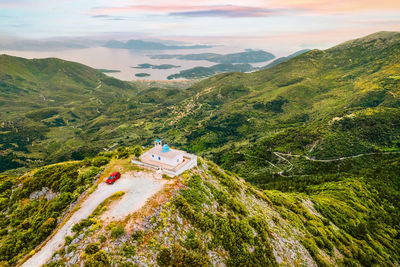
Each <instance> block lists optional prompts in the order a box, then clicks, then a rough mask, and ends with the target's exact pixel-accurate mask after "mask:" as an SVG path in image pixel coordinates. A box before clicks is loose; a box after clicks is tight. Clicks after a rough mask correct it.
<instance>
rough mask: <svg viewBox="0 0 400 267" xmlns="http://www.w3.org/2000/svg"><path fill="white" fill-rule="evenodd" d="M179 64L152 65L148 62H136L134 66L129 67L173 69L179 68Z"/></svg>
mask: <svg viewBox="0 0 400 267" xmlns="http://www.w3.org/2000/svg"><path fill="white" fill-rule="evenodd" d="M180 67H181V66H177V65H172V64H161V65H153V64H150V63H143V64H138V65H137V66H136V67H131V68H134V69H156V70H167V69H174V68H180Z"/></svg>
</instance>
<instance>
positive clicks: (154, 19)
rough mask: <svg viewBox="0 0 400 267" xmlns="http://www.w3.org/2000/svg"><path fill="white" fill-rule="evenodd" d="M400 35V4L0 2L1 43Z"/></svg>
mask: <svg viewBox="0 0 400 267" xmlns="http://www.w3.org/2000/svg"><path fill="white" fill-rule="evenodd" d="M382 30H386V31H400V0H379V1H378V0H279V1H278V0H246V1H244V0H240V1H239V0H212V1H210V0H185V1H178V0H168V1H165V0H113V1H110V0H108V1H106V0H0V38H6V37H17V38H31V39H42V38H61V37H84V38H105V39H107V38H109V39H114V38H116V39H122V40H126V39H161V40H176V41H181V42H187V43H208V44H222V45H226V44H229V45H238V46H243V47H245V46H247V47H252V48H257V47H265V46H266V44H268V45H270V46H296V47H304V48H305V47H307V48H309V47H312V48H325V47H328V46H330V45H332V44H336V43H339V42H341V41H345V40H348V39H353V38H357V37H361V36H364V35H367V34H370V33H373V32H377V31H382Z"/></svg>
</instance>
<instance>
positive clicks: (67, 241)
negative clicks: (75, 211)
mask: <svg viewBox="0 0 400 267" xmlns="http://www.w3.org/2000/svg"><path fill="white" fill-rule="evenodd" d="M71 242H72V237H71V236H69V235H67V236H66V237H65V245H66V246H68V245H69V244H71Z"/></svg>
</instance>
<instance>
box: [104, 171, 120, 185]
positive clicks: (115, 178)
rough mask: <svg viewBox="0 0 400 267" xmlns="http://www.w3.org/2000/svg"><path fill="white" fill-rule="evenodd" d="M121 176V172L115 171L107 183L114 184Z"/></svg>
mask: <svg viewBox="0 0 400 267" xmlns="http://www.w3.org/2000/svg"><path fill="white" fill-rule="evenodd" d="M120 177H121V174H120V173H119V172H113V173H111V175H110V177H108V179H107V180H106V183H107V184H113V183H114V182H115V181H116V180H118V179H119V178H120Z"/></svg>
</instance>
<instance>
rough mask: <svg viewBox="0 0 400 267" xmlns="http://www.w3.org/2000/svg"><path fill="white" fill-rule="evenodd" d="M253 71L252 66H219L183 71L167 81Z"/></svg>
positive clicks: (170, 76)
mask: <svg viewBox="0 0 400 267" xmlns="http://www.w3.org/2000/svg"><path fill="white" fill-rule="evenodd" d="M253 69H254V68H253V67H252V66H251V65H250V64H217V65H214V66H211V67H194V68H191V69H187V70H182V71H180V72H179V73H176V74H172V75H169V76H168V77H167V79H168V80H172V79H178V78H185V79H199V78H205V77H209V76H212V75H214V74H218V73H223V72H248V71H251V70H253Z"/></svg>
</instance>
